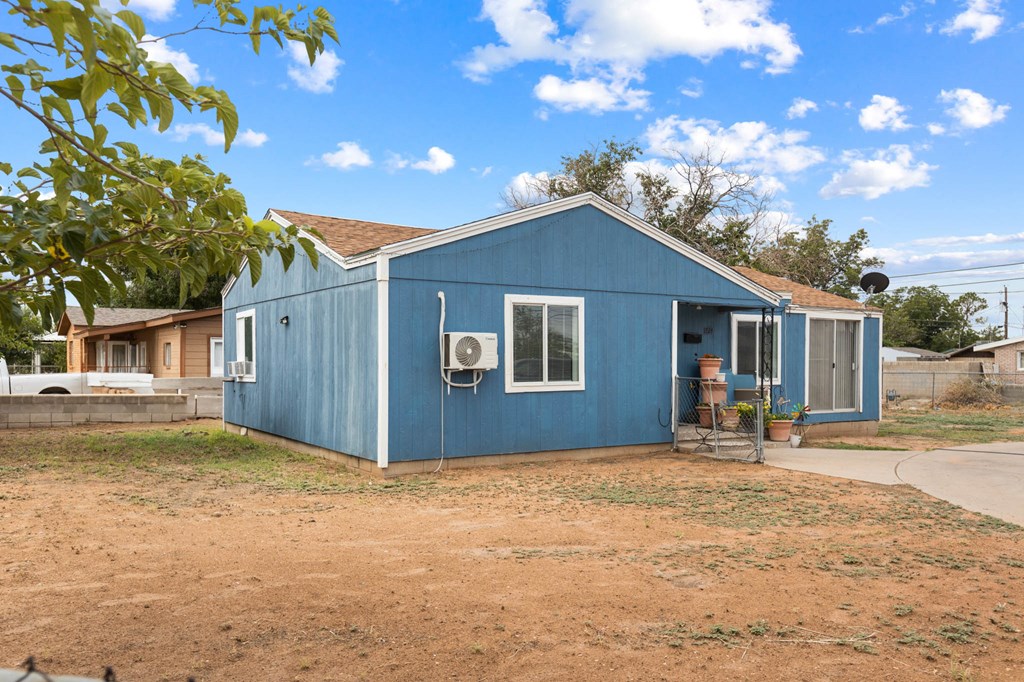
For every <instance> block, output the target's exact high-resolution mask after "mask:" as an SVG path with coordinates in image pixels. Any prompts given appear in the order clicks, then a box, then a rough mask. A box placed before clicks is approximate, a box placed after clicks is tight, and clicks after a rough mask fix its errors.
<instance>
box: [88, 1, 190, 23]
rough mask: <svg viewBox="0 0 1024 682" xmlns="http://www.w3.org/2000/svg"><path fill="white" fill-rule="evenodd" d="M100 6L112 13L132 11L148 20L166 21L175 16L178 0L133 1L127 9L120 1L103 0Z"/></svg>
mask: <svg viewBox="0 0 1024 682" xmlns="http://www.w3.org/2000/svg"><path fill="white" fill-rule="evenodd" d="M100 4H101V5H103V7H104V8H105V9H107V10H109V11H111V12H118V11H120V10H123V9H130V10H131V11H133V12H135V13H136V14H141V15H142V16H144V17H146V18H148V19H154V20H156V21H164V20H165V19H170V18H171V15H173V14H174V6H175V4H177V2H176V0H131V2H129V3H128V7H127V8H126V7H125V6H124V5H122V4H121V2H120V0H102V1H101V2H100Z"/></svg>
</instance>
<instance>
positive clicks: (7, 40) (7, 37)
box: [0, 33, 25, 54]
mask: <svg viewBox="0 0 1024 682" xmlns="http://www.w3.org/2000/svg"><path fill="white" fill-rule="evenodd" d="M0 45H2V46H4V47H6V48H9V49H11V50H14V51H15V52H21V48H19V47H18V44H17V43H15V42H14V36H12V35H11V34H10V33H0ZM21 54H25V53H24V52H21Z"/></svg>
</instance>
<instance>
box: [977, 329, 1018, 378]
mask: <svg viewBox="0 0 1024 682" xmlns="http://www.w3.org/2000/svg"><path fill="white" fill-rule="evenodd" d="M974 350H975V351H976V352H989V353H992V357H993V359H992V361H993V362H994V363H995V367H994V371H995V372H996V373H998V374H1000V375H1003V376H1005V375H1014V374H1024V336H1018V337H1016V338H1013V339H1003V340H1002V341H992V342H990V343H982V344H978V345H975V346H974Z"/></svg>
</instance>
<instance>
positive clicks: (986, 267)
mask: <svg viewBox="0 0 1024 682" xmlns="http://www.w3.org/2000/svg"><path fill="white" fill-rule="evenodd" d="M1014 265H1024V261H1021V262H1019V263H1000V264H998V265H976V266H974V267H972V268H953V269H952V270H935V271H933V272H917V273H914V274H912V275H889V279H900V278H901V277H924V276H925V275H945V274H948V273H951V272H970V271H971V270H991V269H992V268H1008V267H1011V266H1014Z"/></svg>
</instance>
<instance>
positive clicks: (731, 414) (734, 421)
mask: <svg viewBox="0 0 1024 682" xmlns="http://www.w3.org/2000/svg"><path fill="white" fill-rule="evenodd" d="M718 414H719V415H721V419H722V428H724V429H735V428H737V427H738V426H739V425H740V413H739V411H737V409H736V408H735V407H723V408H722V409H721V410H719V412H718Z"/></svg>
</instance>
